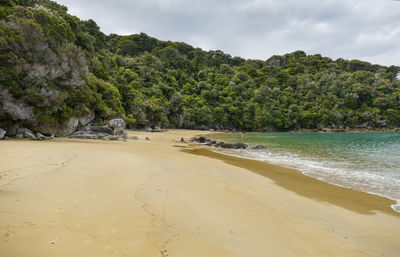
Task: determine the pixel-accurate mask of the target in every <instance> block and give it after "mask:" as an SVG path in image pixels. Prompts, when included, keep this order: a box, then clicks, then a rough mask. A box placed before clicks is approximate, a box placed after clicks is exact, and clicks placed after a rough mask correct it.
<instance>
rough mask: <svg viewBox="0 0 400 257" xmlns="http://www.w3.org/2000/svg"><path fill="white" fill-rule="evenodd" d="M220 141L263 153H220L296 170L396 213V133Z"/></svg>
mask: <svg viewBox="0 0 400 257" xmlns="http://www.w3.org/2000/svg"><path fill="white" fill-rule="evenodd" d="M217 139H218V140H222V141H231V142H245V143H248V144H249V145H250V146H254V145H258V144H261V145H264V146H266V147H268V149H266V150H248V149H246V150H231V149H218V151H222V152H224V153H226V154H230V155H237V156H241V157H246V158H250V159H256V160H261V161H266V162H270V163H274V164H279V165H284V166H287V167H292V168H296V169H299V170H300V171H301V172H303V173H304V174H305V175H308V176H311V177H314V178H317V179H320V180H323V181H326V182H328V183H332V184H335V185H339V186H343V187H349V188H354V189H357V190H361V191H364V192H369V193H373V194H377V195H381V196H384V197H387V198H389V199H392V200H395V201H397V203H398V204H396V205H393V206H392V208H393V209H394V210H396V211H398V212H400V133H399V132H363V133H290V132H288V133H246V134H233V135H222V136H218V138H217Z"/></svg>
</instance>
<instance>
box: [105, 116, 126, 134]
mask: <svg viewBox="0 0 400 257" xmlns="http://www.w3.org/2000/svg"><path fill="white" fill-rule="evenodd" d="M108 126H109V127H110V128H111V129H112V130H113V134H114V135H122V134H123V133H124V129H125V126H126V123H125V121H124V120H123V119H112V120H110V121H109V122H108Z"/></svg>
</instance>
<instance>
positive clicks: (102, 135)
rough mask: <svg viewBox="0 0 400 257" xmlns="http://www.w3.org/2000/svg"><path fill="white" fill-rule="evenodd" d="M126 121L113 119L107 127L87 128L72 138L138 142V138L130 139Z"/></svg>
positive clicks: (71, 136) (77, 132)
mask: <svg viewBox="0 0 400 257" xmlns="http://www.w3.org/2000/svg"><path fill="white" fill-rule="evenodd" d="M125 125H126V124H125V121H124V120H123V119H112V120H110V121H109V122H108V125H105V126H87V127H85V128H84V129H83V130H80V131H76V132H75V133H73V134H72V135H70V136H69V137H70V138H79V139H101V140H120V141H122V140H123V141H126V140H127V139H132V140H137V139H138V138H137V137H129V136H128V134H127V133H126V132H124V129H125Z"/></svg>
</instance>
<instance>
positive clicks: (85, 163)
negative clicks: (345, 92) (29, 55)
mask: <svg viewBox="0 0 400 257" xmlns="http://www.w3.org/2000/svg"><path fill="white" fill-rule="evenodd" d="M202 133H204V132H202V131H187V130H170V131H168V132H162V133H147V132H141V131H129V134H130V135H131V136H138V137H139V140H132V141H127V142H121V141H100V140H78V139H76V140H72V139H66V138H57V139H55V140H52V141H28V140H4V141H0V256H1V257H46V256H57V257H71V256H74V257H92V256H93V257H103V256H104V257H106V256H107V257H110V256H115V257H146V256H149V257H151V256H155V257H156V256H158V257H159V256H162V257H166V256H169V257H204V256H218V257H224V256H227V257H228V256H229V257H235V256H241V257H258V256H315V257H317V256H318V257H323V256H391V257H396V256H400V241H399V238H400V214H399V213H396V212H394V211H393V210H392V209H391V208H390V205H391V204H392V201H390V200H388V199H385V198H382V197H379V196H374V195H370V194H366V193H362V192H358V191H354V190H351V189H345V188H340V187H336V186H333V185H329V184H326V183H324V182H321V181H318V180H315V179H312V178H309V177H306V176H304V175H302V174H300V173H299V172H297V171H294V170H290V169H287V168H283V167H279V166H276V165H270V164H266V163H262V162H257V161H252V160H246V159H240V158H236V157H229V156H224V155H221V154H217V153H213V152H210V151H207V150H204V149H199V148H196V147H194V146H190V145H188V144H186V143H180V142H179V139H180V138H181V137H183V138H185V139H186V140H187V139H189V138H191V137H193V136H195V135H199V134H202ZM146 136H147V137H149V138H150V139H151V141H146V140H144V138H145V137H146Z"/></svg>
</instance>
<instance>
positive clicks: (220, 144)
mask: <svg viewBox="0 0 400 257" xmlns="http://www.w3.org/2000/svg"><path fill="white" fill-rule="evenodd" d="M215 146H216V147H221V148H229V149H246V148H247V147H249V146H248V145H247V144H245V143H225V142H218V143H216V144H215Z"/></svg>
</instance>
